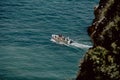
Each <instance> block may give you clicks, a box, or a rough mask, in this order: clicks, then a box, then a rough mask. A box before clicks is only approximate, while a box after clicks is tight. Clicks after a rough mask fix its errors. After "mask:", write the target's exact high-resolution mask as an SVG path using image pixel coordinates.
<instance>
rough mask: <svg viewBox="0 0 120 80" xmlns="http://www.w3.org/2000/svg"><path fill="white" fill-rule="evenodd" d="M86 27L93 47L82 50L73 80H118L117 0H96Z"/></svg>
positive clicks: (119, 23)
mask: <svg viewBox="0 0 120 80" xmlns="http://www.w3.org/2000/svg"><path fill="white" fill-rule="evenodd" d="M94 14H95V19H94V20H93V23H92V25H91V26H90V27H89V28H88V34H89V35H90V37H91V39H92V41H93V44H94V45H93V47H92V48H91V49H89V50H88V52H87V53H86V54H85V57H84V60H83V62H82V63H81V64H80V65H81V66H80V71H79V73H78V76H77V78H76V80H120V1H119V0H100V2H99V5H98V6H96V7H95V11H94Z"/></svg>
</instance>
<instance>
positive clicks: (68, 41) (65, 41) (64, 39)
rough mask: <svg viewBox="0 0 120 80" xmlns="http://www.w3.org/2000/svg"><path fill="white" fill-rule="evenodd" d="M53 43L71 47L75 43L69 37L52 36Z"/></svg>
mask: <svg viewBox="0 0 120 80" xmlns="http://www.w3.org/2000/svg"><path fill="white" fill-rule="evenodd" d="M51 41H53V42H56V43H59V44H64V45H70V44H71V43H73V40H71V39H69V37H64V36H63V35H61V34H58V35H56V34H52V37H51Z"/></svg>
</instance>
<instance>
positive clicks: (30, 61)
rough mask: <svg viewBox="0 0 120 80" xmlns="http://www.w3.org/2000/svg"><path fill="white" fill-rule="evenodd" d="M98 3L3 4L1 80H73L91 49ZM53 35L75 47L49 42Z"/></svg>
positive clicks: (39, 0) (43, 0)
mask: <svg viewBox="0 0 120 80" xmlns="http://www.w3.org/2000/svg"><path fill="white" fill-rule="evenodd" d="M97 4H98V0H0V80H73V79H75V78H76V76H77V72H78V70H79V67H78V66H79V63H80V60H81V59H83V57H84V54H85V52H86V51H87V49H88V46H92V43H91V39H90V37H89V36H88V34H87V28H88V26H89V25H91V23H92V20H93V19H94V14H93V10H94V6H95V5H97ZM52 34H63V35H64V36H68V37H70V38H71V39H73V40H74V41H75V42H76V44H75V45H74V46H65V45H60V44H56V43H54V42H52V41H50V38H51V35H52Z"/></svg>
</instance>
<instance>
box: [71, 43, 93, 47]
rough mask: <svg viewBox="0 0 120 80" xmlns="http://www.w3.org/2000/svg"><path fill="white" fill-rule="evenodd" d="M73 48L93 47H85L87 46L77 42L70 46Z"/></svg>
mask: <svg viewBox="0 0 120 80" xmlns="http://www.w3.org/2000/svg"><path fill="white" fill-rule="evenodd" d="M70 45H71V46H75V47H78V48H90V47H92V46H89V45H85V44H80V43H77V42H73V43H71V44H70Z"/></svg>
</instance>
